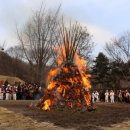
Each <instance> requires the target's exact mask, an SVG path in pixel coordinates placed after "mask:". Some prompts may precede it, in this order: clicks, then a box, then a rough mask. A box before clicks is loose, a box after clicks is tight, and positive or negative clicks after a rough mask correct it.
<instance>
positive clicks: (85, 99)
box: [40, 23, 92, 110]
mask: <svg viewBox="0 0 130 130" xmlns="http://www.w3.org/2000/svg"><path fill="white" fill-rule="evenodd" d="M82 34H83V33H82V28H81V27H80V25H78V24H77V23H76V24H75V25H73V26H71V29H67V27H65V26H62V27H61V34H59V37H60V35H61V39H62V40H60V43H58V44H57V45H58V46H55V47H54V53H55V57H56V61H57V64H58V66H57V68H55V69H53V70H50V72H49V74H48V82H49V83H48V86H47V89H45V90H44V96H43V97H42V98H41V100H40V101H41V104H40V106H41V108H42V109H43V110H50V109H52V108H72V109H77V110H83V109H84V108H87V109H89V108H92V107H91V106H92V104H91V94H90V89H91V83H90V77H91V75H90V74H87V73H86V72H87V69H88V67H87V64H86V60H84V58H83V57H80V55H79V50H78V49H79V48H78V47H79V43H81V40H82V39H83V37H82ZM57 42H59V41H57Z"/></svg>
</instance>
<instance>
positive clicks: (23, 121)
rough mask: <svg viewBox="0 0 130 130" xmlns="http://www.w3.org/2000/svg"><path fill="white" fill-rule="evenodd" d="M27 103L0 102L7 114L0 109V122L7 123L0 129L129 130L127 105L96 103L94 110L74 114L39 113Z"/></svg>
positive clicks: (129, 107) (59, 112) (129, 116)
mask: <svg viewBox="0 0 130 130" xmlns="http://www.w3.org/2000/svg"><path fill="white" fill-rule="evenodd" d="M32 102H33V101H32ZM30 103H31V101H0V104H1V106H2V107H4V108H6V111H8V110H9V113H8V112H7V113H4V112H2V113H3V114H1V110H0V122H1V121H4V122H3V123H6V124H5V125H6V126H5V127H3V125H2V124H3V123H1V124H0V130H13V129H15V130H64V129H75V130H100V129H103V130H130V104H119V103H116V104H105V103H98V104H97V110H96V111H92V112H88V111H86V112H81V111H77V112H74V111H72V110H62V111H61V110H57V109H55V110H54V109H53V110H51V111H41V110H39V109H36V108H34V109H32V108H28V107H27V105H28V104H30ZM7 109H8V110H7ZM10 112H11V113H10ZM12 112H13V113H12ZM16 113H17V114H16ZM11 114H12V115H11ZM1 126H2V127H1ZM6 127H7V128H6ZM8 127H10V128H12V129H8ZM1 128H2V129H1Z"/></svg>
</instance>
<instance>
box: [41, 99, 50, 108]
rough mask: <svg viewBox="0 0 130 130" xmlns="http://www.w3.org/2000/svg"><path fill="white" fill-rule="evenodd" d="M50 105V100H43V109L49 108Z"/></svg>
mask: <svg viewBox="0 0 130 130" xmlns="http://www.w3.org/2000/svg"><path fill="white" fill-rule="evenodd" d="M50 106H51V100H50V99H47V100H45V102H44V106H43V107H42V109H43V110H50Z"/></svg>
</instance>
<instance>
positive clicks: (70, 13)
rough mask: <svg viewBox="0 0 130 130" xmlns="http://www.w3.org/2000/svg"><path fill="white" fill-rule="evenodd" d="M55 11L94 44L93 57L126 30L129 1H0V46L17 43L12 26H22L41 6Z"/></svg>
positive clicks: (129, 15)
mask: <svg viewBox="0 0 130 130" xmlns="http://www.w3.org/2000/svg"><path fill="white" fill-rule="evenodd" d="M42 2H43V4H44V3H45V5H46V7H47V8H51V9H56V8H57V7H58V6H59V5H60V4H61V5H62V6H61V13H62V14H63V15H65V17H67V18H70V19H72V20H77V21H79V22H80V23H81V24H83V25H85V26H86V27H87V28H88V31H89V32H90V34H91V35H93V41H94V43H95V50H94V55H97V54H98V53H99V52H100V51H103V50H104V46H105V43H106V42H109V41H110V39H112V38H113V37H119V36H120V35H121V34H123V33H124V32H125V31H129V30H130V13H129V10H130V0H0V45H1V44H2V43H3V42H5V43H6V47H7V48H8V47H10V46H14V45H16V44H17V43H18V40H17V37H16V23H17V25H18V26H21V27H22V26H24V24H25V23H26V22H27V20H28V19H29V17H31V15H32V13H33V12H34V11H35V10H36V9H39V7H40V5H41V3H42Z"/></svg>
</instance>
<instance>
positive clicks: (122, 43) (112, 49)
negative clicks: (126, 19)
mask: <svg viewBox="0 0 130 130" xmlns="http://www.w3.org/2000/svg"><path fill="white" fill-rule="evenodd" d="M105 50H106V52H107V53H108V55H109V56H110V57H111V58H112V59H114V60H116V61H123V62H128V61H129V60H130V32H126V33H124V35H122V36H121V37H119V38H114V39H112V40H111V42H109V43H106V47H105Z"/></svg>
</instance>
